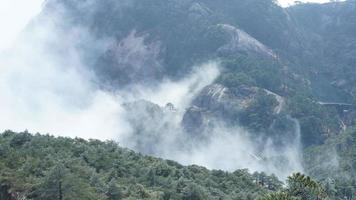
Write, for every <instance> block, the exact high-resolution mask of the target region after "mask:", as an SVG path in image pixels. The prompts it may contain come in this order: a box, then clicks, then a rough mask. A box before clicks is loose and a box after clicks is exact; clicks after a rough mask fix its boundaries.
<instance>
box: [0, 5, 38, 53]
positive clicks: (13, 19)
mask: <svg viewBox="0 0 356 200" xmlns="http://www.w3.org/2000/svg"><path fill="white" fill-rule="evenodd" d="M42 2H43V0H0V16H1V17H0V50H3V49H5V48H6V47H8V46H9V45H10V44H11V42H12V41H13V40H14V39H15V38H16V36H17V35H18V34H19V32H21V30H22V29H23V28H24V27H25V26H26V24H27V23H28V22H29V21H30V19H31V18H32V17H33V16H35V15H37V14H38V13H39V12H40V11H41V5H42Z"/></svg>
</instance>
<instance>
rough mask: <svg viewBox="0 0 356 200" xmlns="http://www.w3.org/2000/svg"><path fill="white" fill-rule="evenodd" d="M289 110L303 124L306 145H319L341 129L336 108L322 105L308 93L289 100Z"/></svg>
mask: <svg viewBox="0 0 356 200" xmlns="http://www.w3.org/2000/svg"><path fill="white" fill-rule="evenodd" d="M288 110H289V112H290V114H291V116H292V117H295V118H297V119H298V120H299V121H300V124H301V133H302V142H303V145H304V146H305V147H308V146H310V145H318V144H322V143H324V142H325V140H326V139H327V138H328V137H329V136H332V135H333V134H336V133H338V132H339V130H340V124H339V123H340V122H339V118H338V114H337V112H336V110H335V109H332V108H327V107H325V106H322V105H320V104H319V103H317V102H316V101H315V100H313V99H312V98H311V97H309V96H307V95H302V94H299V95H295V96H293V97H292V98H290V99H289V100H288Z"/></svg>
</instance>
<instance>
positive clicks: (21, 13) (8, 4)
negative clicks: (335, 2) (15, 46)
mask: <svg viewBox="0 0 356 200" xmlns="http://www.w3.org/2000/svg"><path fill="white" fill-rule="evenodd" d="M43 1H44V0H0V16H1V17H0V27H1V30H0V51H1V50H3V49H5V48H6V47H8V46H9V45H10V44H11V42H12V41H13V40H14V39H15V38H16V36H17V35H18V34H19V32H20V31H21V30H22V29H23V28H24V27H25V26H26V24H27V23H28V22H29V21H30V19H31V18H32V17H34V16H35V15H37V14H38V13H39V12H40V10H41V5H42V2H43ZM294 1H295V0H279V2H280V4H281V5H282V6H288V5H291V4H293V2H294ZM300 1H302V2H317V3H325V2H328V0H300Z"/></svg>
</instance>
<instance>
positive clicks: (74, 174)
mask: <svg viewBox="0 0 356 200" xmlns="http://www.w3.org/2000/svg"><path fill="white" fill-rule="evenodd" d="M0 145H1V146H0V154H1V158H0V183H1V185H0V198H1V199H2V200H13V199H14V200H17V199H34V200H36V199H46V200H48V199H51V200H57V199H58V200H65V199H67V200H80V199H83V200H84V199H93V200H98V199H112V200H118V199H184V200H199V199H201V200H205V199H251V200H252V199H256V198H257V199H259V200H275V199H286V200H288V199H302V200H303V199H305V200H309V199H351V198H352V196H350V195H351V194H352V192H354V191H352V190H353V189H352V188H351V186H350V188H343V185H342V184H341V185H338V183H336V184H335V185H333V188H331V185H323V184H322V183H318V182H316V181H314V180H312V179H311V178H310V177H307V176H305V175H302V174H299V173H297V174H293V175H291V176H290V177H288V180H287V182H286V185H284V184H283V183H282V182H281V181H279V180H278V179H277V178H276V177H275V176H273V175H271V176H268V175H266V174H265V173H263V172H262V173H257V172H255V173H252V174H251V172H249V171H248V170H246V169H242V170H236V171H234V172H225V171H222V170H208V169H206V168H204V167H200V166H196V165H192V166H183V165H181V164H179V163H177V162H175V161H171V160H163V159H158V158H154V157H151V156H144V155H142V154H139V153H135V152H133V151H131V150H128V149H125V148H121V147H119V146H118V144H117V143H115V142H113V141H107V142H101V141H99V140H89V141H87V140H83V139H80V138H75V139H70V138H63V137H58V138H56V137H53V136H49V135H40V134H35V135H31V134H30V133H28V132H22V133H14V132H12V131H6V132H4V133H2V134H1V135H0ZM350 192H351V193H350ZM328 195H333V196H332V198H329V197H328ZM339 197H340V198H339ZM344 197H345V198H344Z"/></svg>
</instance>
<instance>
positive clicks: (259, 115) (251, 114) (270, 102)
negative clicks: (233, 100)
mask: <svg viewBox="0 0 356 200" xmlns="http://www.w3.org/2000/svg"><path fill="white" fill-rule="evenodd" d="M277 104H278V102H277V101H276V99H275V97H274V96H273V95H270V94H266V93H265V92H260V93H259V94H258V95H257V97H256V98H255V99H254V100H253V102H252V103H251V105H250V106H249V107H248V108H247V109H246V110H245V111H244V112H243V113H241V116H240V121H241V123H242V124H244V125H246V126H247V127H249V128H250V129H252V130H254V131H263V130H266V129H268V126H270V124H272V122H273V121H274V119H275V115H274V108H275V107H276V105H277Z"/></svg>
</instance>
